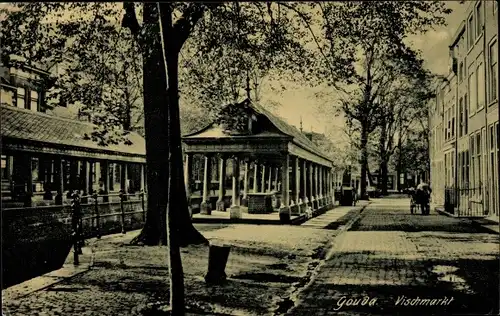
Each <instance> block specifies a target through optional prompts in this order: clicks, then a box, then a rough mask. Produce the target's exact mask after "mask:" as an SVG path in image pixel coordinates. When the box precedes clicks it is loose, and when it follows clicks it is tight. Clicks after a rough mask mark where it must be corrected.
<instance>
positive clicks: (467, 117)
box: [464, 93, 469, 135]
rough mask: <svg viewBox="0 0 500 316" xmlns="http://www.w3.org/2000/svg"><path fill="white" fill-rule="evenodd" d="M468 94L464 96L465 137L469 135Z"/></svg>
mask: <svg viewBox="0 0 500 316" xmlns="http://www.w3.org/2000/svg"><path fill="white" fill-rule="evenodd" d="M467 101H468V100H467V93H466V94H465V95H464V135H467V134H468V133H469V106H468V103H467Z"/></svg>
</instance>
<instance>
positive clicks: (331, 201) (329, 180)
mask: <svg viewBox="0 0 500 316" xmlns="http://www.w3.org/2000/svg"><path fill="white" fill-rule="evenodd" d="M327 179H328V185H327V187H326V188H327V190H328V204H331V205H332V206H333V191H332V182H333V181H332V170H331V169H327Z"/></svg>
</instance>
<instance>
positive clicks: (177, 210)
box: [160, 4, 208, 315]
mask: <svg viewBox="0 0 500 316" xmlns="http://www.w3.org/2000/svg"><path fill="white" fill-rule="evenodd" d="M160 13H161V14H160V15H161V38H162V44H163V58H164V61H165V63H166V70H167V76H166V85H165V86H166V87H167V89H168V90H167V91H168V92H167V94H168V98H167V99H166V100H165V101H166V102H165V103H166V105H167V109H168V114H169V120H168V130H169V136H170V138H169V144H170V153H169V168H170V178H169V186H168V201H169V203H168V204H167V223H168V224H167V237H168V246H169V247H168V248H169V272H170V307H171V310H172V315H184V313H185V306H184V272H183V269H182V259H181V253H180V247H181V246H186V245H189V244H200V243H205V244H208V241H207V240H206V238H205V237H203V236H202V235H201V234H200V233H199V232H198V231H197V230H196V229H195V228H194V226H193V224H192V222H191V217H190V215H189V210H188V203H187V197H186V189H185V186H184V172H183V159H182V144H181V126H180V113H179V81H178V75H179V74H178V64H179V51H178V50H177V47H179V49H180V46H179V45H177V43H176V42H175V41H176V40H177V38H176V37H175V34H174V36H172V35H173V28H172V12H171V9H170V4H162V5H161V12H160ZM164 80H165V79H164ZM163 82H165V81H163Z"/></svg>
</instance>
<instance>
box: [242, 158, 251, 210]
mask: <svg viewBox="0 0 500 316" xmlns="http://www.w3.org/2000/svg"><path fill="white" fill-rule="evenodd" d="M249 165H250V163H249V162H248V161H245V171H244V176H243V198H242V200H241V203H242V204H243V206H248V171H249V170H248V167H249Z"/></svg>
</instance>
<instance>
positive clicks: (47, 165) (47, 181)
mask: <svg viewBox="0 0 500 316" xmlns="http://www.w3.org/2000/svg"><path fill="white" fill-rule="evenodd" d="M41 165H44V171H45V172H44V173H43V174H44V177H43V179H44V188H43V190H44V194H43V199H44V200H52V190H51V189H52V188H51V187H52V186H53V181H52V178H53V177H52V175H53V160H52V158H51V157H48V158H47V156H44V157H40V160H39V166H41Z"/></svg>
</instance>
